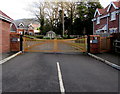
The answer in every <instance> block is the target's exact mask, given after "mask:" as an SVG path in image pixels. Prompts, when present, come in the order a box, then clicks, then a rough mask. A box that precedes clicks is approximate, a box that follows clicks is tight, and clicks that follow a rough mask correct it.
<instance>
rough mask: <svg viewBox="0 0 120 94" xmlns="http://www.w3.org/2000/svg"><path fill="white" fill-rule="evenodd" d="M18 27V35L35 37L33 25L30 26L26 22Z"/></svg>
mask: <svg viewBox="0 0 120 94" xmlns="http://www.w3.org/2000/svg"><path fill="white" fill-rule="evenodd" d="M16 25H17V33H19V34H28V35H34V28H33V26H32V24H29V23H26V22H21V23H18V24H16Z"/></svg>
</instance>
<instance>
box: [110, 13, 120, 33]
mask: <svg viewBox="0 0 120 94" xmlns="http://www.w3.org/2000/svg"><path fill="white" fill-rule="evenodd" d="M108 28H119V15H117V14H116V20H114V21H111V17H109V20H108ZM118 30H119V29H117V31H118Z"/></svg>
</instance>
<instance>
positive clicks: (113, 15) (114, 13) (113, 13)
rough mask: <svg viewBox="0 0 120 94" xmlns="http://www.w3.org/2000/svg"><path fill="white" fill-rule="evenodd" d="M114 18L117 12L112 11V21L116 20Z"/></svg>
mask: <svg viewBox="0 0 120 94" xmlns="http://www.w3.org/2000/svg"><path fill="white" fill-rule="evenodd" d="M114 20H116V12H112V13H111V20H110V21H114Z"/></svg>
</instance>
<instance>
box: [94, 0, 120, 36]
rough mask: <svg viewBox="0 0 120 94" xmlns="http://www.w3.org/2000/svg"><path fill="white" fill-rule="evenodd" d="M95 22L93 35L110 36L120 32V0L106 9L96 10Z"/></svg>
mask: <svg viewBox="0 0 120 94" xmlns="http://www.w3.org/2000/svg"><path fill="white" fill-rule="evenodd" d="M92 21H93V34H95V35H101V36H103V37H104V36H110V35H111V34H112V33H119V32H120V0H118V1H115V2H111V3H110V4H109V5H108V6H107V7H106V8H104V9H96V11H95V14H94V18H93V19H92Z"/></svg>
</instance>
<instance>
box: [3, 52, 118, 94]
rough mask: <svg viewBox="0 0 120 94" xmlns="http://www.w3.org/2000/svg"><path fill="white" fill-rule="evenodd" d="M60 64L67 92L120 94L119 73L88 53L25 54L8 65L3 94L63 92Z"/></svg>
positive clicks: (4, 76)
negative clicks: (116, 93)
mask: <svg viewBox="0 0 120 94" xmlns="http://www.w3.org/2000/svg"><path fill="white" fill-rule="evenodd" d="M57 62H59V64H60V69H61V75H62V80H63V86H64V89H65V92H118V86H119V85H118V82H119V81H118V78H119V77H118V70H116V69H113V68H112V67H110V66H108V65H106V64H104V63H102V62H100V61H98V60H95V59H93V58H91V57H89V56H87V55H86V54H52V53H25V54H22V55H19V56H17V57H15V58H13V59H12V60H10V61H8V62H6V63H4V64H3V65H2V74H3V75H2V77H3V78H2V89H3V92H60V83H59V76H58V67H57ZM88 94H90V93H88ZM95 94H97V93H95ZM100 94H102V93H100ZM108 94H110V93H108Z"/></svg>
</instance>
